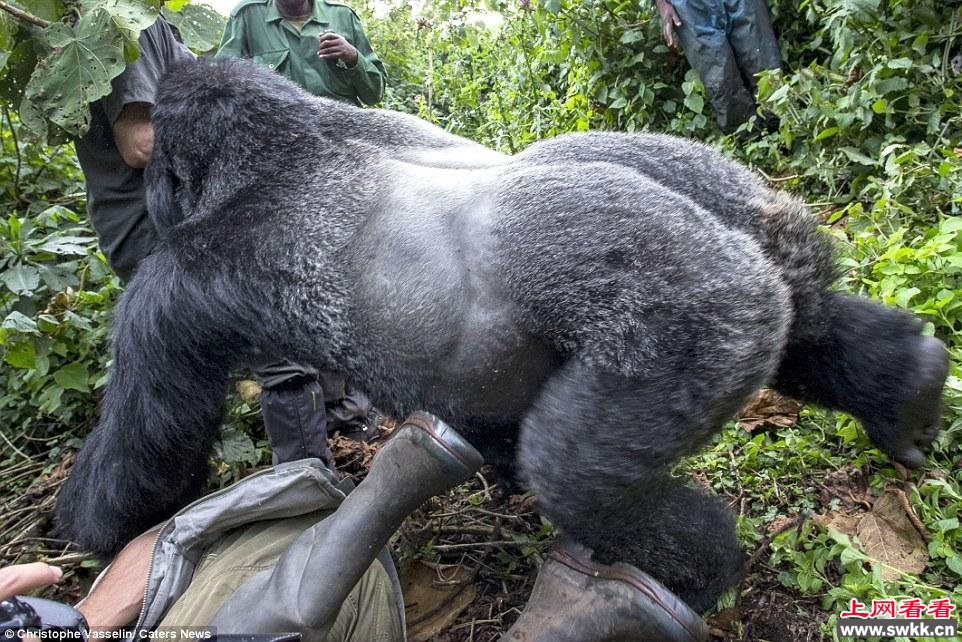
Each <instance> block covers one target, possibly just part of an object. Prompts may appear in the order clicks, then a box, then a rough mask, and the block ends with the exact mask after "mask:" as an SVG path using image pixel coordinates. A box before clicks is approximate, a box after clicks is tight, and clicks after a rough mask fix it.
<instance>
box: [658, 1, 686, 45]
mask: <svg viewBox="0 0 962 642" xmlns="http://www.w3.org/2000/svg"><path fill="white" fill-rule="evenodd" d="M655 7H657V8H658V13H660V14H661V33H662V35H663V36H665V44H666V45H668V46H669V47H674V48H675V49H677V48H678V38H677V37H676V36H675V27H680V26H681V18H679V17H678V13H677V12H676V11H675V8H674V7H673V6H671V3H669V2H668V0H655Z"/></svg>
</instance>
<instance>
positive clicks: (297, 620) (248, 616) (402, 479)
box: [212, 413, 483, 640]
mask: <svg viewBox="0 0 962 642" xmlns="http://www.w3.org/2000/svg"><path fill="white" fill-rule="evenodd" d="M482 463H483V459H482V457H481V455H480V454H479V453H478V451H477V450H475V449H474V447H472V446H471V444H469V443H468V442H467V441H465V440H464V438H462V437H461V435H459V434H458V433H457V432H455V430H454V429H453V428H451V427H450V426H448V425H447V424H445V423H444V422H443V421H441V420H440V419H438V418H437V417H434V416H432V415H429V414H427V413H414V414H413V415H411V416H410V417H408V418H407V419H406V420H405V421H404V423H403V424H402V425H401V427H400V428H398V430H397V432H396V433H395V434H394V435H393V436H392V437H391V438H390V440H388V442H387V443H386V444H385V445H384V447H383V448H382V449H381V450H380V452H378V454H377V455H376V456H375V458H374V463H373V464H372V466H371V471H370V472H369V473H368V475H367V477H366V478H365V479H364V481H362V482H361V483H360V484H358V486H357V488H355V489H354V490H353V491H352V492H351V493H350V494H349V495H348V496H347V497H346V498H345V499H344V501H343V502H342V503H341V505H340V506H338V508H337V510H336V511H335V512H334V514H333V515H331V516H330V517H328V518H327V519H324V520H323V521H321V522H319V523H318V524H316V525H315V526H313V527H312V528H310V529H308V530H307V531H305V532H304V533H303V534H302V535H301V536H300V537H298V538H297V539H296V540H295V541H294V542H293V543H292V544H291V545H290V546H289V547H288V548H287V550H286V551H285V552H284V554H283V555H282V556H281V558H280V560H278V563H277V566H275V567H274V569H273V571H270V570H268V571H262V572H260V573H258V574H256V575H254V576H253V577H251V578H250V579H248V581H247V582H245V583H244V585H243V586H241V587H240V588H239V589H238V590H237V591H235V592H234V594H233V595H232V596H231V597H230V599H229V600H228V601H227V602H226V603H225V604H224V606H222V607H221V609H220V610H219V611H218V613H217V615H216V617H215V618H214V621H213V623H212V626H216V627H217V629H218V631H220V632H223V633H231V632H237V633H269V632H277V631H297V632H300V633H301V634H302V636H304V639H305V640H308V639H316V638H317V637H318V636H319V635H320V636H323V634H324V633H325V632H326V631H327V630H328V629H329V628H330V626H331V625H332V624H333V623H334V620H335V618H336V617H337V613H338V611H339V610H340V608H341V604H342V603H343V602H344V600H345V599H346V598H347V595H348V593H350V591H351V589H352V588H354V585H355V584H356V583H357V582H358V580H359V579H360V578H361V576H362V575H363V574H364V572H365V571H366V570H367V569H368V567H369V566H370V565H371V563H372V562H373V561H374V558H375V557H376V556H377V554H378V552H379V551H380V550H381V549H382V548H383V547H384V545H385V544H387V542H388V539H390V537H391V535H392V534H393V533H394V531H396V530H397V529H398V527H399V526H400V525H401V522H403V521H404V519H405V518H406V517H407V516H408V515H409V514H411V513H412V512H413V511H414V510H415V509H416V508H417V507H418V506H420V505H421V504H422V503H424V501H425V500H427V499H429V498H431V497H433V496H434V495H438V494H440V493H443V492H444V491H446V490H448V489H450V488H452V487H454V486H455V485H457V484H459V483H461V482H463V481H465V480H467V479H468V478H470V477H471V476H472V475H474V473H475V472H477V470H478V469H479V468H480V467H481V464H482ZM252 605H257V606H256V608H252Z"/></svg>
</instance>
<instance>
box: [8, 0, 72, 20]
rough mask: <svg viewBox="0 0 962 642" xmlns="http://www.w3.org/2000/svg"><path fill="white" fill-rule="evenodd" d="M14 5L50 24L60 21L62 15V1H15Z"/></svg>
mask: <svg viewBox="0 0 962 642" xmlns="http://www.w3.org/2000/svg"><path fill="white" fill-rule="evenodd" d="M16 4H18V5H20V6H21V7H23V8H24V9H25V10H27V11H28V12H30V13H32V14H33V15H35V16H37V17H38V18H43V19H44V20H49V21H50V22H56V21H57V20H60V18H61V17H63V13H64V3H63V2H62V0H17V2H16Z"/></svg>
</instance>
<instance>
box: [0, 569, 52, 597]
mask: <svg viewBox="0 0 962 642" xmlns="http://www.w3.org/2000/svg"><path fill="white" fill-rule="evenodd" d="M61 577H63V571H62V570H60V568H59V567H57V566H50V565H49V564H44V563H43V562H34V563H32V564H16V565H14V566H6V567H4V568H0V601H3V600H6V599H7V598H11V597H13V596H14V595H20V594H22V593H27V592H29V591H32V590H34V589H38V588H42V587H44V586H50V585H51V584H56V583H57V582H59V581H60V578H61Z"/></svg>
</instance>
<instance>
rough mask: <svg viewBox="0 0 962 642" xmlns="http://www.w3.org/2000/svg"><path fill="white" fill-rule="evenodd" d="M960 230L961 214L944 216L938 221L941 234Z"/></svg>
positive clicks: (961, 225) (961, 228)
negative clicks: (944, 217)
mask: <svg viewBox="0 0 962 642" xmlns="http://www.w3.org/2000/svg"><path fill="white" fill-rule="evenodd" d="M960 230H962V216H953V217H950V218H946V219H943V220H942V222H941V223H939V232H941V233H942V234H951V233H952V232H958V231H960Z"/></svg>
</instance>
